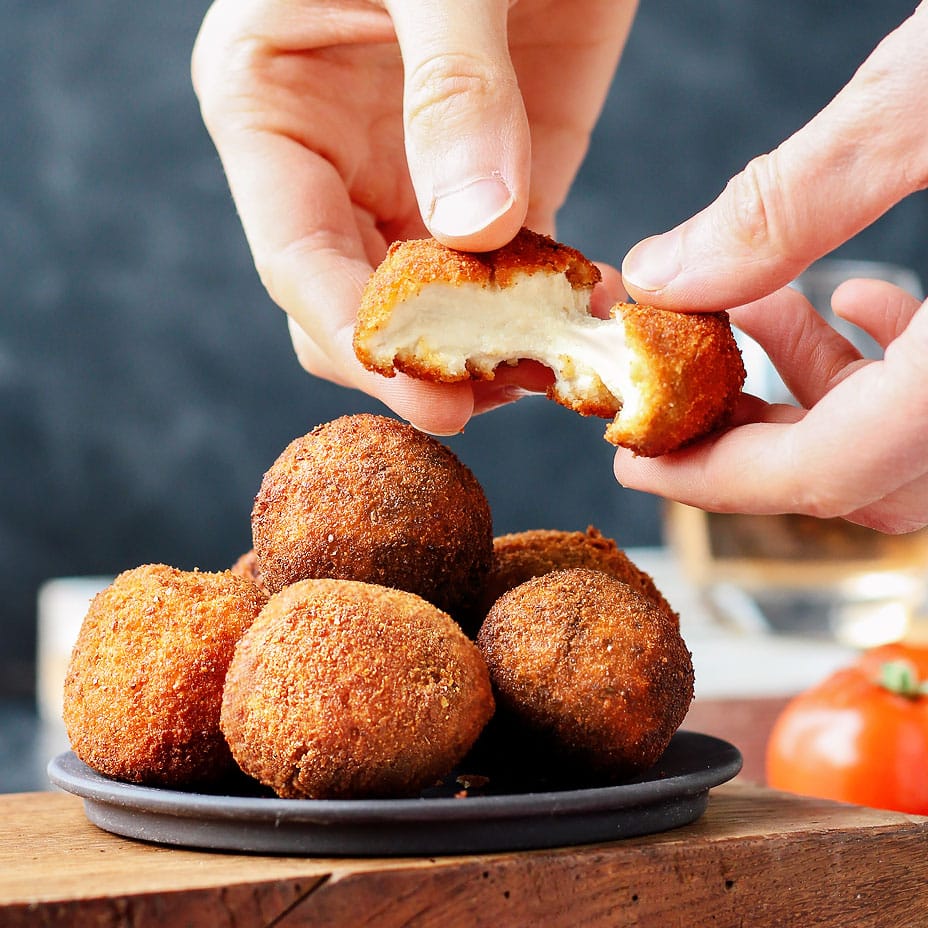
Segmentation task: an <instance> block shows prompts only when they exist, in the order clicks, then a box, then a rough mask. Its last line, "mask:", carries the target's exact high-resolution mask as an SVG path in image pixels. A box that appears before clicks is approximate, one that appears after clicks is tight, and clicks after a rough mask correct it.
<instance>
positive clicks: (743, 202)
mask: <svg viewBox="0 0 928 928" xmlns="http://www.w3.org/2000/svg"><path fill="white" fill-rule="evenodd" d="M782 189H783V185H782V183H781V182H780V180H779V171H778V168H777V153H776V152H771V153H770V154H766V155H760V156H758V157H757V158H754V159H753V160H751V161H750V162H748V164H747V166H746V167H745V169H744V170H743V171H742V172H741V173H740V174H738V175H736V176H735V177H733V178H732V179H731V180H730V181H729V182H728V185H727V188H726V193H727V202H728V204H729V209H730V216H729V219H730V221H731V228H732V230H733V232H734V235H735V236H736V238H737V239H738V240H739V241H740V242H741V243H742V244H743V245H744V246H745V248H746V249H750V250H761V251H763V252H770V251H778V252H779V251H782V250H783V245H784V243H785V241H786V239H787V238H788V235H787V228H786V223H785V218H784V217H785V211H784V208H783V200H782V195H781V193H780V191H781V190H782Z"/></svg>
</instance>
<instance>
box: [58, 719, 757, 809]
mask: <svg viewBox="0 0 928 928" xmlns="http://www.w3.org/2000/svg"><path fill="white" fill-rule="evenodd" d="M680 738H684V739H687V740H692V741H693V742H694V743H695V744H696V745H697V746H699V747H700V749H702V750H704V751H705V750H706V749H708V748H714V749H715V751H716V752H717V753H718V754H719V757H718V758H717V759H714V762H713V763H710V764H708V765H707V764H706V762H705V760H703V761H702V762H701V763H700V764H699V765H698V766H694V768H693V769H691V770H685V771H681V772H677V773H675V774H672V775H670V776H666V777H661V778H655V779H647V776H648V771H646V772H645V773H644V774H642V775H641V778H637V779H635V780H634V781H633V782H631V783H619V784H615V785H608V786H592V787H585V788H578V789H569V790H546V791H538V792H525V793H504V794H499V795H491V796H479V795H478V796H473V795H471V796H467V797H464V798H457V797H428V798H424V797H412V798H398V799H282V798H279V797H274V796H268V797H264V796H237V795H223V794H212V793H198V792H187V791H184V790H176V789H166V788H163V787H155V786H142V785H140V784H136V783H127V782H124V781H121V780H116V779H113V778H110V777H107V776H105V775H104V774H101V773H98V772H97V771H95V770H93V769H92V768H91V767H89V766H88V765H87V764H85V763H84V762H83V761H81V760H80V759H79V758H78V757H77V755H76V754H75V753H74V752H73V751H65V752H62V753H60V754H58V755H56V756H55V757H53V758H52V759H51V760H50V761H49V763H48V768H47V774H48V778H49V780H50V781H51V782H52V783H53V784H54V785H55V786H57V787H59V788H61V789H63V790H65V791H66V792H69V793H72V794H73V795H76V796H79V797H80V798H82V799H84V800H89V801H93V802H97V803H101V802H102V803H104V804H107V805H113V806H118V807H121V808H126V809H132V808H134V809H137V810H139V811H141V812H152V813H157V814H161V815H163V814H171V815H173V816H176V817H177V818H188V819H195V818H198V817H202V816H203V815H208V816H209V817H211V818H215V819H217V820H218V819H234V820H236V821H241V822H243V823H245V822H249V823H261V822H263V821H275V822H276V821H279V820H281V819H282V818H284V819H286V820H287V821H288V822H290V823H293V824H301V823H302V824H308V825H327V824H333V823H336V824H339V825H345V826H359V825H370V826H375V825H383V824H391V823H400V822H403V823H408V824H413V823H415V822H418V821H427V822H429V823H436V822H439V821H441V822H445V823H449V824H450V823H455V822H472V821H477V820H485V821H497V820H504V819H507V818H521V817H525V816H532V815H555V816H560V815H582V814H585V813H588V812H595V811H597V810H603V809H608V810H611V811H616V810H620V809H633V808H644V807H647V806H649V805H656V804H660V803H662V802H666V801H667V800H668V799H671V798H675V797H683V796H695V795H698V794H699V793H702V792H706V791H708V790H710V789H711V788H713V787H715V786H720V785H721V784H722V783H725V782H727V781H728V780H730V779H733V778H734V777H735V776H737V774H738V773H739V772H740V770H741V768H742V764H743V758H742V755H741V752H740V751H739V750H738V748H737V747H735V746H734V745H733V744H731V743H730V742H728V741H726V740H724V739H722V738H719V737H717V736H715V735H708V734H704V733H702V732H696V731H691V730H688V729H680V730H678V731H677V732H676V733H675V734H674V738H673V739H671V741H672V742H673V740H674V739H677V740H678V741H679V739H680ZM659 764H660V760H658V762H657V764H655V765H654V766H653V767H652V768H651V770H655V769H657V768H659Z"/></svg>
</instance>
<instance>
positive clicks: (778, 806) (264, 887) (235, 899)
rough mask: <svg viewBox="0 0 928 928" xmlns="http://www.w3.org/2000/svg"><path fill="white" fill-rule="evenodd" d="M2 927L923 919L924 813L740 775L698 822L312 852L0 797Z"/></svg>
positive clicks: (878, 922) (864, 923)
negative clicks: (807, 794)
mask: <svg viewBox="0 0 928 928" xmlns="http://www.w3.org/2000/svg"><path fill="white" fill-rule="evenodd" d="M0 822H3V829H2V837H0V928H20V926H34V925H35V926H61V928H65V926H67V928H89V926H94V928H129V926H131V928H155V926H159V928H160V926H171V928H173V926H179V928H271V926H273V928H304V926H307V928H308V926H314V928H315V926H333V928H334V926H338V928H354V926H378V928H398V926H401V925H402V926H416V928H475V926H477V928H479V926H493V928H510V926H512V928H520V926H552V928H578V926H593V928H598V926H607V925H608V926H623V925H630V926H639V928H647V926H661V928H673V926H681V928H684V926H685V928H699V926H702V925H712V926H716V928H728V926H731V928H734V926H743V925H751V926H754V928H757V926H768V925H769V926H776V928H784V926H792V925H798V926H805V925H814V926H842V928H843V926H847V928H852V926H853V928H870V926H873V928H877V926H879V928H897V926H901V928H906V926H913V928H915V926H924V925H926V924H928V855H925V854H924V847H925V842H926V840H928V820H926V819H921V818H915V817H912V816H906V815H901V814H897V813H892V812H879V811H875V810H867V809H860V808H856V807H853V806H844V805H840V804H837V803H830V802H824V801H818V800H808V799H800V798H798V797H793V796H788V795H785V794H782V793H775V792H773V791H770V790H767V789H764V788H762V787H759V786H754V785H750V784H746V783H743V782H739V781H735V782H734V783H731V784H728V785H726V786H723V787H719V788H718V789H716V790H714V791H713V792H712V795H711V800H710V803H709V809H708V811H707V812H706V814H705V815H704V816H703V818H702V819H700V820H699V821H698V822H696V823H694V824H692V825H689V826H686V827H684V828H680V829H677V830H675V831H671V832H666V833H664V834H659V835H652V836H650V837H646V838H636V839H630V840H626V841H618V842H614V843H610V844H600V845H594V846H584V847H577V848H557V849H552V850H546V851H534V852H530V853H506V854H498V855H476V856H470V857H447V858H445V857H443V858H432V859H391V860H379V859H367V860H365V859H350V860H347V859H312V858H296V857H269V856H257V855H238V854H229V853H210V852H200V851H188V850H183V849H177V848H169V847H163V846H158V845H150V844H144V843H140V842H136V841H130V840H127V839H124V838H119V837H116V836H114V835H110V834H108V833H106V832H104V831H101V830H99V829H98V828H96V827H95V826H94V825H91V824H90V823H88V822H87V820H86V819H85V818H84V815H83V809H82V806H81V802H80V800H78V799H76V798H74V797H72V796H69V795H66V794H62V793H27V794H18V795H8V796H0Z"/></svg>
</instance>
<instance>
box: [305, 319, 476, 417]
mask: <svg viewBox="0 0 928 928" xmlns="http://www.w3.org/2000/svg"><path fill="white" fill-rule="evenodd" d="M290 337H291V339H292V341H293V347H294V350H295V351H296V356H297V358H298V360H299V361H300V364H301V365H302V366H303V367H304V368H306V370H308V371H309V372H310V373H311V374H315V375H317V376H320V377H325V378H326V379H328V380H332V381H333V382H335V383H338V384H340V385H342V386H350V387H355V388H357V389H360V390H363V391H364V392H365V393H367V394H369V395H370V396H373V397H375V398H376V399H378V400H380V401H381V402H382V403H384V404H385V405H386V406H388V407H389V408H390V409H392V410H393V411H394V412H395V413H396V414H397V415H399V416H401V417H402V418H404V419H406V421H407V422H410V423H411V424H412V425H414V426H416V428H419V429H421V430H422V431H423V432H429V433H431V434H433V435H456V434H457V433H458V432H460V431H461V430H462V429H463V428H464V426H465V425H466V424H467V422H468V421H469V419H470V418H471V416H472V415H473V413H474V394H473V389H472V387H471V384H470V383H451V384H439V383H427V382H425V381H420V380H414V379H413V378H411V377H407V376H406V375H405V374H397V375H396V376H395V377H383V376H381V375H380V374H375V373H373V372H371V371H367V370H364V369H363V368H362V367H361V366H360V365H359V364H358V363H357V360H356V359H355V357H354V350H353V348H352V345H351V339H352V330H351V327H350V326H349V327H347V328H345V329H343V330H342V331H341V332H339V333H338V335H337V336H336V338H335V339H334V340H333V342H332V345H334V350H332V349H331V348H330V349H329V350H328V351H322V350H320V348H319V346H318V345H316V344H315V342H314V341H313V340H312V339H311V338H310V337H309V336H308V335H307V334H306V333H305V332H304V331H303V330H302V329H301V328H300V327H299V326H298V325H297V323H296V322H295V321H294V320H293V319H292V318H291V319H290ZM346 371H350V372H352V373H351V376H346V374H345V372H346Z"/></svg>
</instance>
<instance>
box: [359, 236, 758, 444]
mask: <svg viewBox="0 0 928 928" xmlns="http://www.w3.org/2000/svg"><path fill="white" fill-rule="evenodd" d="M599 280H600V272H599V270H598V268H597V267H596V266H595V265H594V264H593V263H592V262H590V261H588V260H587V259H586V258H585V257H584V256H583V255H582V254H581V253H580V252H578V251H576V250H575V249H573V248H569V247H568V246H566V245H562V244H559V243H557V242H555V241H553V240H552V239H550V238H548V237H546V236H543V235H539V234H537V233H535V232H531V231H529V230H528V229H522V230H521V231H520V232H519V233H518V235H516V237H515V238H514V239H513V240H512V241H511V242H510V243H509V244H508V245H505V246H504V247H502V248H500V249H498V250H496V251H491V252H486V253H482V254H474V253H468V252H458V251H454V250H453V249H450V248H447V247H446V246H444V245H441V244H440V243H438V242H436V241H434V240H432V239H422V240H415V241H408V242H400V243H395V244H394V245H393V246H391V248H390V250H389V252H388V253H387V256H386V258H385V259H384V261H383V262H382V263H381V264H380V266H379V267H378V268H377V269H376V270H375V271H374V273H373V274H372V275H371V278H370V281H369V282H368V285H367V287H366V289H365V292H364V294H363V297H362V300H361V306H360V309H359V312H358V321H357V324H356V326H355V334H354V349H355V354H356V355H357V357H358V359H359V360H360V361H361V363H362V364H364V365H365V367H367V368H369V369H370V370H372V371H376V372H377V373H379V374H382V375H384V376H387V377H392V376H393V375H394V374H395V373H396V372H397V371H403V372H404V373H406V374H409V375H411V376H413V377H418V378H420V379H423V380H432V381H441V382H454V381H459V380H492V379H493V377H494V372H495V370H496V368H497V367H498V366H499V365H500V364H513V363H515V362H517V361H519V360H522V359H532V360H535V361H538V362H540V363H541V364H544V365H545V366H547V367H548V368H550V369H551V371H552V372H553V373H554V376H555V381H554V383H553V384H552V385H551V387H549V389H548V396H549V397H551V398H552V399H554V400H556V401H557V402H558V403H561V404H562V405H564V406H567V407H569V408H570V409H573V410H575V411H576V412H579V413H581V414H583V415H596V416H601V417H603V418H611V419H612V420H613V421H612V422H611V423H610V425H609V426H608V427H607V429H606V433H605V437H606V440H607V441H609V442H611V443H613V444H615V445H623V446H625V447H628V448H631V449H632V450H633V451H635V452H636V453H637V454H640V455H645V456H648V457H654V456H657V455H660V454H665V453H667V452H669V451H673V450H675V449H677V448H680V447H682V446H683V445H686V444H688V443H690V442H692V441H695V440H697V439H699V438H701V437H703V436H704V435H707V434H708V433H710V432H711V431H713V430H714V429H716V428H718V427H720V426H721V425H723V424H724V423H725V421H726V419H727V418H728V417H729V415H730V413H731V411H732V407H733V405H734V402H735V399H736V398H737V396H738V395H739V393H740V391H741V387H742V385H743V384H744V379H745V370H744V365H743V363H742V361H741V353H740V351H739V349H738V346H737V344H736V343H735V339H734V336H733V334H732V331H731V325H730V322H729V319H728V316H727V315H726V314H725V313H682V312H681V313H678V312H670V311H667V310H659V309H656V308H654V307H650V306H643V305H638V304H633V303H617V304H616V305H615V306H614V307H613V308H612V311H611V315H612V318H611V319H599V318H597V317H595V316H592V315H591V314H590V296H591V293H592V290H593V287H594V285H595V284H596V283H597V282H598V281H599Z"/></svg>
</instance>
